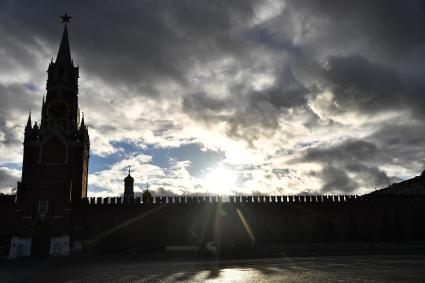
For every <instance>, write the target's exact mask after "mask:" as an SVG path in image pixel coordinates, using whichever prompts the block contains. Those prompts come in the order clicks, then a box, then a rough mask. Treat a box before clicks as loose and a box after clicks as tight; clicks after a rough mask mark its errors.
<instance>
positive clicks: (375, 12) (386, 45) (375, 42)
mask: <svg viewBox="0 0 425 283" xmlns="http://www.w3.org/2000/svg"><path fill="white" fill-rule="evenodd" d="M289 2H290V8H289V10H291V8H292V9H294V10H296V11H298V12H299V13H300V14H302V15H308V16H311V17H317V18H322V19H323V20H326V21H327V24H326V25H325V26H326V28H327V29H326V31H325V32H326V34H327V36H325V37H328V38H331V37H333V38H334V39H335V40H339V42H341V41H344V40H347V39H348V40H350V39H353V40H354V41H355V40H361V41H364V42H368V45H369V46H370V47H371V48H373V49H375V48H376V49H378V50H380V51H381V52H384V53H388V54H391V55H396V56H400V55H401V54H407V53H410V52H412V50H414V49H416V48H418V47H419V46H421V45H423V43H424V42H425V29H424V28H423V27H424V26H425V2H424V1H421V0H417V1H398V0H388V1H369V0H361V1H339V0H327V1H314V0H293V1H289ZM354 41H353V43H354ZM329 44H335V43H334V42H329ZM337 44H338V42H337Z"/></svg>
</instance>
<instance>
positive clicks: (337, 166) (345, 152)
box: [302, 140, 399, 193]
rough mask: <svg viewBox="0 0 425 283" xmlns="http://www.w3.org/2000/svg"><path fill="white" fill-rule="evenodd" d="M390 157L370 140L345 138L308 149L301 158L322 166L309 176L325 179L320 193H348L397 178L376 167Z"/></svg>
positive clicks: (390, 181) (386, 183)
mask: <svg viewBox="0 0 425 283" xmlns="http://www.w3.org/2000/svg"><path fill="white" fill-rule="evenodd" d="M391 156H392V155H391V154H390V152H389V151H388V150H387V149H385V148H380V147H378V146H377V145H376V144H374V143H372V142H368V141H364V140H347V141H345V142H342V143H339V144H336V145H333V146H329V147H320V148H311V149H309V150H308V151H307V152H306V153H305V155H304V157H303V158H302V161H304V162H317V163H320V164H322V165H323V168H322V169H321V170H320V171H319V172H312V176H315V177H319V178H321V179H322V180H323V181H324V185H323V187H322V189H321V191H322V192H324V193H329V192H332V191H333V192H344V193H350V192H353V191H355V190H356V189H357V188H358V187H359V186H360V185H363V186H366V187H368V188H371V189H372V188H373V187H378V188H380V187H384V186H387V185H389V184H391V183H392V182H395V181H398V180H399V179H398V178H395V177H390V176H388V175H387V174H386V173H385V172H384V171H382V170H380V169H379V166H382V165H383V164H386V163H390V162H391V160H390V159H391ZM348 173H350V174H354V175H355V178H350V177H349V175H348Z"/></svg>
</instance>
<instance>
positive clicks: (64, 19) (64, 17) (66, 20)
mask: <svg viewBox="0 0 425 283" xmlns="http://www.w3.org/2000/svg"><path fill="white" fill-rule="evenodd" d="M61 18H62V23H65V25H66V24H67V23H69V20H70V19H71V18H72V17H71V16H68V14H67V13H65V15H63V16H61Z"/></svg>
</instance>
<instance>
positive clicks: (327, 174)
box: [319, 166, 358, 194]
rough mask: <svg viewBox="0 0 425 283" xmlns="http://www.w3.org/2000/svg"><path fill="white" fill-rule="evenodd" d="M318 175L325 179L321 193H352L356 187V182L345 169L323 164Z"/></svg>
mask: <svg viewBox="0 0 425 283" xmlns="http://www.w3.org/2000/svg"><path fill="white" fill-rule="evenodd" d="M319 177H320V178H321V179H322V180H324V181H325V184H324V185H323V186H322V189H321V193H325V194H329V193H336V192H337V193H347V194H349V193H352V192H353V191H355V190H356V189H357V188H358V184H357V183H356V182H355V181H354V180H352V179H351V178H350V177H349V176H348V175H347V173H346V171H345V170H342V169H340V168H336V167H333V166H325V167H324V168H323V169H322V170H321V172H320V173H319Z"/></svg>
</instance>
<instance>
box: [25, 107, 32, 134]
mask: <svg viewBox="0 0 425 283" xmlns="http://www.w3.org/2000/svg"><path fill="white" fill-rule="evenodd" d="M31 124H32V123H31V110H30V111H29V114H28V121H27V126H26V127H25V130H26V131H27V130H28V131H31V128H32V126H31Z"/></svg>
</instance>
